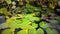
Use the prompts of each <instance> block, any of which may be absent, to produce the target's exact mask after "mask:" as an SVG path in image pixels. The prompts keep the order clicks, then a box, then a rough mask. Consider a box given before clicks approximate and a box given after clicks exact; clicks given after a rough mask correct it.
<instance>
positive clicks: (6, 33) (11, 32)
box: [2, 29, 14, 34]
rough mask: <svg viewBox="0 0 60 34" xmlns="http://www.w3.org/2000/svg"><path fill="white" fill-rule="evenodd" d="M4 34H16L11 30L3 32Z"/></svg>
mask: <svg viewBox="0 0 60 34" xmlns="http://www.w3.org/2000/svg"><path fill="white" fill-rule="evenodd" d="M2 34H14V31H12V30H11V29H6V30H3V32H2Z"/></svg>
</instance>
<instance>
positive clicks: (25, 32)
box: [17, 29, 28, 34]
mask: <svg viewBox="0 0 60 34" xmlns="http://www.w3.org/2000/svg"><path fill="white" fill-rule="evenodd" d="M17 34H28V29H26V30H24V29H23V30H21V31H19V32H18V33H17Z"/></svg>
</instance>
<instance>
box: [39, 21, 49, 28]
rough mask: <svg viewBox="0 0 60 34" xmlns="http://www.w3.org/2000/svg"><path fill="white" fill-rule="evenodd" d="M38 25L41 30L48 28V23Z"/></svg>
mask: <svg viewBox="0 0 60 34" xmlns="http://www.w3.org/2000/svg"><path fill="white" fill-rule="evenodd" d="M39 25H40V27H42V28H48V27H49V25H48V23H45V22H40V23H39Z"/></svg>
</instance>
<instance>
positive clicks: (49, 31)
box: [46, 28, 58, 34]
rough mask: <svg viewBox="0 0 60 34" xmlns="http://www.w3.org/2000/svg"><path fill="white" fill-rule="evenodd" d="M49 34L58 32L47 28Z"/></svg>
mask: <svg viewBox="0 0 60 34" xmlns="http://www.w3.org/2000/svg"><path fill="white" fill-rule="evenodd" d="M46 32H47V34H58V32H57V30H54V29H50V28H47V29H46Z"/></svg>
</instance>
